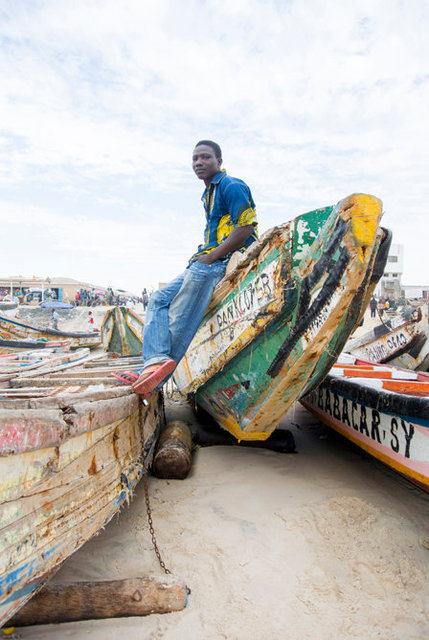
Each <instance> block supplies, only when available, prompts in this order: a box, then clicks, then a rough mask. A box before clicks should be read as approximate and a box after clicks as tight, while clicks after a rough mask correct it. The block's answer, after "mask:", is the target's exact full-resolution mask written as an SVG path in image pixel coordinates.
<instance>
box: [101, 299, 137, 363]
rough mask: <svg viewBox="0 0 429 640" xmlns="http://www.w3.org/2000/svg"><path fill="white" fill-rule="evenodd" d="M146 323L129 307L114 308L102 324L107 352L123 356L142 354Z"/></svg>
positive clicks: (102, 333) (109, 311)
mask: <svg viewBox="0 0 429 640" xmlns="http://www.w3.org/2000/svg"><path fill="white" fill-rule="evenodd" d="M143 330H144V322H143V318H141V317H140V316H139V315H138V314H137V313H135V311H132V310H131V309H128V308H127V307H112V308H111V309H109V310H108V311H107V312H106V315H105V316H104V318H103V322H102V324H101V335H102V340H103V346H104V349H105V351H110V352H115V353H119V354H121V355H122V356H136V355H140V356H141V354H142V344H143Z"/></svg>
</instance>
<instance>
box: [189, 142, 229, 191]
mask: <svg viewBox="0 0 429 640" xmlns="http://www.w3.org/2000/svg"><path fill="white" fill-rule="evenodd" d="M221 164H222V158H216V154H215V152H214V150H213V149H212V148H211V147H209V146H208V145H205V144H201V145H199V146H198V147H195V149H194V152H193V154H192V168H193V170H194V171H195V173H196V174H197V177H198V178H199V179H200V180H204V182H205V183H206V186H208V185H209V184H210V182H211V180H212V178H214V176H215V175H216V174H217V173H218V172H219V170H220V166H221Z"/></svg>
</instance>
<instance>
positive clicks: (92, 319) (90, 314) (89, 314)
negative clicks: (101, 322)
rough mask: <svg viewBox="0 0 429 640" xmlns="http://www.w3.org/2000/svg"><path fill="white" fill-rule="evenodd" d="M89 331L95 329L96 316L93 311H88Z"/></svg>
mask: <svg viewBox="0 0 429 640" xmlns="http://www.w3.org/2000/svg"><path fill="white" fill-rule="evenodd" d="M88 331H94V316H93V315H92V311H90V312H89V313H88Z"/></svg>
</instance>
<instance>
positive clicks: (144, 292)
mask: <svg viewBox="0 0 429 640" xmlns="http://www.w3.org/2000/svg"><path fill="white" fill-rule="evenodd" d="M142 302H143V311H146V309H147V305H148V304H149V296H148V295H147V291H146V288H145V289H143V293H142Z"/></svg>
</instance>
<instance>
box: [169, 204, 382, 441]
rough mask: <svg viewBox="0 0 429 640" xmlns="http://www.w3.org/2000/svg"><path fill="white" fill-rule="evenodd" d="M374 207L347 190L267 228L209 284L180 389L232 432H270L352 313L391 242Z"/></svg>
mask: <svg viewBox="0 0 429 640" xmlns="http://www.w3.org/2000/svg"><path fill="white" fill-rule="evenodd" d="M381 215H382V205H381V201H380V200H378V199H377V198H374V197H373V196H368V195H364V194H357V195H356V194H355V195H352V196H349V197H348V198H345V199H344V200H341V201H340V202H339V203H338V204H337V205H336V206H331V207H325V208H323V209H317V210H316V211H311V212H309V213H306V214H303V215H301V216H299V217H297V218H295V220H292V221H291V222H288V223H285V224H283V225H281V226H279V227H275V228H274V229H271V230H270V231H268V232H267V233H266V234H265V235H264V236H263V237H262V238H261V240H260V241H259V242H258V243H255V244H254V245H252V246H251V247H250V248H249V249H248V250H247V252H246V253H245V254H244V255H242V258H241V261H240V262H239V264H238V265H237V266H236V268H235V269H233V270H232V271H231V272H230V273H228V274H227V275H226V276H225V278H224V279H223V280H222V281H221V282H220V283H219V285H218V286H217V288H216V290H215V292H214V295H213V298H212V302H211V304H210V307H209V309H208V311H207V313H206V315H205V317H204V319H203V321H202V323H201V325H200V328H199V330H198V332H197V334H196V335H195V338H194V340H193V341H192V343H191V345H190V346H189V348H188V351H187V353H186V355H185V357H184V358H183V360H182V362H181V363H180V364H179V366H178V368H177V369H176V371H175V376H174V379H175V382H176V384H177V386H178V387H179V389H180V390H181V391H182V392H184V393H191V394H193V396H194V398H195V401H196V403H197V405H199V406H201V407H202V408H203V409H205V410H206V411H208V413H210V414H211V415H212V416H213V417H214V418H215V420H217V421H218V423H219V424H220V425H221V426H222V427H224V428H225V429H226V430H227V431H229V432H230V433H232V434H233V435H234V436H235V437H236V438H237V439H238V440H265V439H266V438H268V436H269V435H270V434H271V432H272V431H273V430H274V429H275V428H276V426H277V425H278V423H279V422H280V420H281V419H282V418H283V416H284V415H285V414H286V412H287V411H288V409H289V408H290V407H291V405H292V404H293V402H294V401H295V400H297V399H298V398H299V397H300V396H301V395H303V394H304V393H306V392H308V391H309V390H310V389H311V388H312V387H313V386H315V385H317V384H318V383H319V382H321V380H323V378H324V377H325V375H326V374H327V373H328V371H329V370H330V368H331V367H332V365H333V364H334V362H335V360H336V359H337V358H338V355H339V354H340V352H341V350H342V348H343V346H344V343H345V342H346V340H347V338H348V337H349V335H350V333H351V332H352V330H353V329H354V327H355V325H356V324H357V323H358V322H359V321H360V318H361V315H362V314H363V313H364V310H365V308H366V307H367V305H368V302H369V298H370V296H371V294H372V291H373V289H374V287H375V285H376V283H377V281H378V280H379V278H380V277H381V275H382V273H383V269H384V265H385V262H386V259H387V253H388V250H389V246H390V241H391V236H390V233H389V232H388V231H386V230H383V229H381V228H379V221H380V218H381Z"/></svg>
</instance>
